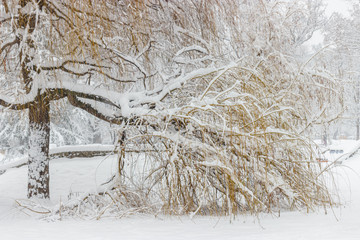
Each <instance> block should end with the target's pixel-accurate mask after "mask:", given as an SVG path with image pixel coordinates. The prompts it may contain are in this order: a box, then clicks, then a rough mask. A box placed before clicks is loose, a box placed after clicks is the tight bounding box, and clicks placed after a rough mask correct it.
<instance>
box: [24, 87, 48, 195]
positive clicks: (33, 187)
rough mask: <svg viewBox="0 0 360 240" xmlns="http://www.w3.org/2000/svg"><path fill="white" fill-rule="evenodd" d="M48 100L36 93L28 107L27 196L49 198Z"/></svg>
mask: <svg viewBox="0 0 360 240" xmlns="http://www.w3.org/2000/svg"><path fill="white" fill-rule="evenodd" d="M49 112H50V102H49V99H48V98H47V96H46V95H43V96H40V93H39V94H38V96H37V98H36V101H35V103H34V104H33V105H32V106H31V107H30V108H29V127H30V137H29V162H28V198H34V197H35V198H40V199H46V198H50V191H49V182H50V176H49V159H50V158H49V141H50V115H49Z"/></svg>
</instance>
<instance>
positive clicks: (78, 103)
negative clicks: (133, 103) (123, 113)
mask: <svg viewBox="0 0 360 240" xmlns="http://www.w3.org/2000/svg"><path fill="white" fill-rule="evenodd" d="M67 97H68V100H69V103H70V104H71V105H73V106H74V107H78V108H81V109H83V110H85V111H86V112H88V113H90V114H91V115H93V116H95V117H97V118H99V119H101V120H104V121H106V122H109V123H113V124H117V125H121V124H123V123H126V122H127V121H128V119H126V118H123V117H109V116H106V115H104V114H102V113H100V112H99V111H98V110H96V109H95V108H94V107H93V106H92V105H91V104H89V103H84V102H82V101H80V100H79V99H78V98H77V97H76V96H75V95H74V94H68V96H67Z"/></svg>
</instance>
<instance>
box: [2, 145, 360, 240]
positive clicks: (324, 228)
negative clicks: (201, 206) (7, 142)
mask: <svg viewBox="0 0 360 240" xmlns="http://www.w3.org/2000/svg"><path fill="white" fill-rule="evenodd" d="M350 144H352V145H353V146H354V144H356V143H355V142H351V143H350V142H347V141H344V142H341V143H338V145H337V146H336V148H339V149H345V148H346V149H347V148H350V146H349V145H350ZM346 151H348V150H346ZM115 164H116V156H112V157H95V158H92V159H81V158H75V159H56V160H52V161H51V166H50V168H51V197H52V202H53V203H54V204H56V202H58V201H60V199H62V200H64V199H67V198H68V196H69V194H70V193H71V194H73V195H74V194H75V195H76V194H81V193H83V192H95V191H97V189H98V188H99V186H100V184H101V183H103V182H104V181H106V180H107V178H108V177H109V176H111V174H112V173H113V171H114V169H115ZM324 164H325V163H324ZM334 171H335V172H336V176H337V178H338V179H339V181H338V184H339V192H340V194H341V195H342V201H343V203H344V205H343V206H342V207H339V208H334V209H328V211H327V214H325V213H324V210H320V211H319V212H316V213H310V214H305V213H299V212H282V213H281V216H280V218H278V217H275V216H271V215H268V214H263V215H261V216H259V217H258V218H256V217H253V216H237V217H236V219H235V220H232V221H231V222H230V219H229V218H219V217H199V216H196V217H194V218H192V219H190V218H189V217H181V218H179V217H166V216H157V217H155V216H149V215H145V216H144V215H135V216H132V217H127V218H123V219H101V220H100V221H95V220H94V221H79V220H64V221H54V222H49V221H44V220H37V219H34V217H29V216H27V215H26V214H25V213H23V212H21V211H20V210H19V209H18V208H15V207H14V206H15V201H14V200H15V199H25V197H26V185H27V180H26V178H27V169H26V167H21V168H16V169H10V170H8V171H7V172H5V173H4V174H2V175H0V239H1V240H3V239H4V240H7V239H37V240H42V239H52V240H53V239H62V240H63V239H87V240H91V239H156V240H160V239H167V240H170V239H189V240H190V239H224V240H225V239H270V240H271V239H286V240H289V239H316V240H318V239H327V240H328V239H354V240H355V239H360V184H359V182H360V155H355V156H354V157H353V158H350V159H349V160H346V161H344V162H343V164H341V165H336V166H335V168H334Z"/></svg>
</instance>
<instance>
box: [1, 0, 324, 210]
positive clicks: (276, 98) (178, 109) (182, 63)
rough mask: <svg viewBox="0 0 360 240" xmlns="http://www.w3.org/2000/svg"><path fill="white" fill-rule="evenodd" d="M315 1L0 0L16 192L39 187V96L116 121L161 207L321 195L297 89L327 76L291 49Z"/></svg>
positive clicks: (233, 206) (44, 168)
mask: <svg viewBox="0 0 360 240" xmlns="http://www.w3.org/2000/svg"><path fill="white" fill-rule="evenodd" d="M320 6H321V5H319V4H314V1H296V2H277V1H261V0H257V1H246V0H243V1H242V0H239V1H236V0H222V1H219V0H209V1H202V0H196V1H187V0H181V1H166V0H157V1H131V0H123V1H71V0H58V1H46V0H19V1H10V0H2V1H1V3H0V13H1V19H0V21H1V22H0V23H1V25H0V30H1V31H0V47H1V52H0V54H1V63H0V64H1V65H0V67H1V70H0V84H1V94H0V104H1V105H2V106H3V107H5V108H7V109H10V110H25V109H27V110H26V111H28V115H29V117H28V118H29V127H30V137H29V138H30V141H29V191H28V196H29V197H35V196H36V197H40V198H48V197H49V173H48V171H49V158H48V151H49V128H50V117H49V111H50V102H52V101H56V100H59V99H67V101H68V102H69V103H70V104H71V105H73V106H75V107H77V108H80V109H83V110H85V111H86V112H88V113H90V114H92V115H94V116H95V117H97V118H99V119H101V120H104V121H107V122H110V123H114V124H119V125H123V126H124V127H126V138H125V139H124V138H123V139H121V141H120V143H121V149H122V150H123V153H124V152H125V153H126V152H127V150H128V148H129V147H132V146H134V144H135V145H136V146H137V147H136V148H137V151H143V152H144V154H145V153H149V152H150V153H154V152H155V153H156V154H155V155H153V154H146V156H147V158H148V159H149V161H146V162H145V163H144V162H142V161H138V162H137V164H143V166H142V167H141V168H142V169H145V170H146V171H145V172H144V173H143V174H145V175H146V174H147V175H146V176H145V177H144V179H145V180H146V181H145V182H146V183H149V182H147V181H150V183H149V184H148V185H142V188H141V190H142V191H144V192H146V194H145V195H146V196H150V195H151V194H150V193H153V194H155V195H157V197H160V199H161V200H162V202H163V207H164V209H166V210H168V211H169V212H179V210H180V209H185V210H186V211H188V212H189V211H200V210H201V211H203V212H204V213H206V212H208V211H210V210H209V209H212V210H214V211H215V212H224V211H225V212H230V213H234V212H237V211H246V210H253V211H255V212H256V211H259V210H263V209H268V210H271V208H272V207H273V206H277V207H282V206H284V205H286V204H287V205H288V206H290V207H301V206H308V207H309V208H312V207H313V206H314V205H317V204H327V203H329V201H330V200H329V198H328V195H327V191H326V186H325V185H324V183H323V182H322V181H321V177H319V175H318V173H319V172H317V170H318V169H317V167H316V164H315V161H314V159H315V156H314V152H313V148H312V146H311V144H310V143H309V142H308V141H307V139H306V138H305V137H304V135H303V133H304V132H305V131H306V129H307V128H308V127H309V125H310V124H311V119H308V115H307V114H306V111H307V107H309V104H311V102H309V101H308V99H309V98H310V99H311V98H313V97H314V96H313V95H314V94H313V93H314V92H316V91H318V92H321V91H322V90H323V86H327V84H328V82H327V81H328V78H326V76H325V74H324V75H322V76H321V77H314V74H313V73H314V72H315V70H314V69H308V68H307V67H306V66H307V65H306V64H303V63H301V62H299V61H297V59H296V58H295V57H294V56H295V53H297V51H298V50H299V49H298V47H299V46H300V45H301V44H302V43H303V42H304V41H306V40H307V39H309V38H310V37H311V35H312V33H313V31H314V30H316V29H317V28H318V26H319V24H320V22H321V12H320V10H321V8H320ZM316 96H322V97H324V98H326V95H325V94H323V95H321V94H319V95H316ZM325 100H326V99H324V101H325ZM299 103H301V104H299ZM319 117H321V115H319ZM141 147H143V148H141ZM123 157H124V155H121V159H120V160H121V161H131V157H130V156H128V155H127V154H125V158H123ZM121 163H122V162H120V164H119V166H120V168H119V171H120V175H119V176H120V180H121V181H123V182H120V183H121V184H119V186H120V187H118V188H115V191H117V190H119V193H123V192H124V191H123V189H122V187H123V186H124V184H125V185H126V184H129V181H127V178H126V172H123V171H122V169H123V168H122V167H121V166H122V164H121ZM148 163H150V165H147V164H148ZM144 164H145V165H146V166H144ZM138 180H141V179H137V180H135V181H133V180H132V181H130V183H135V182H138ZM143 184H145V183H143ZM128 187H129V186H128ZM132 190H133V191H136V189H132ZM153 190H156V191H155V192H154V191H153ZM144 192H143V193H144ZM136 195H137V196H140V195H141V194H138V193H137V194H136ZM145 195H144V196H145ZM122 196H123V195H122ZM125 198H126V197H125ZM127 199H129V198H127ZM209 206H213V207H209Z"/></svg>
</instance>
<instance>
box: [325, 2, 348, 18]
mask: <svg viewBox="0 0 360 240" xmlns="http://www.w3.org/2000/svg"><path fill="white" fill-rule="evenodd" d="M324 2H325V4H327V9H326V15H328V16H330V15H331V14H332V13H333V12H339V13H341V14H343V15H344V16H346V15H349V10H350V8H351V0H324Z"/></svg>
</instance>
